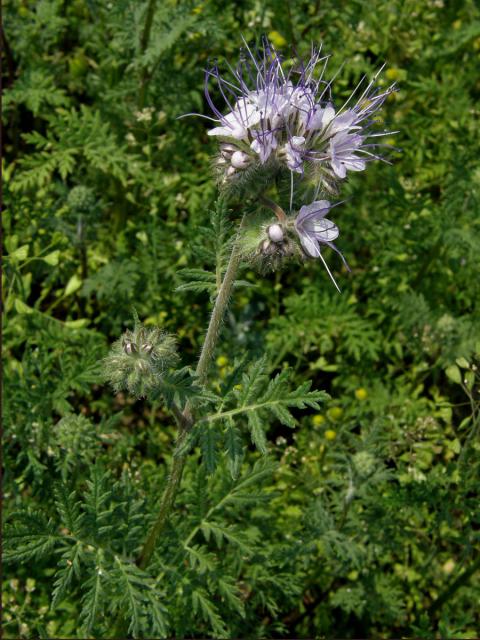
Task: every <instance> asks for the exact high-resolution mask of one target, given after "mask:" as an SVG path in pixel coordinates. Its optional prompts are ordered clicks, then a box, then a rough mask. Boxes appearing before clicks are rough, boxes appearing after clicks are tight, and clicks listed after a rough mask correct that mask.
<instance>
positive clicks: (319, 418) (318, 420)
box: [312, 413, 325, 427]
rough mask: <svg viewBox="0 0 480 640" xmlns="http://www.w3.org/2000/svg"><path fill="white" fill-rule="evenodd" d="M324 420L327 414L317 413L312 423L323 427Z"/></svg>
mask: <svg viewBox="0 0 480 640" xmlns="http://www.w3.org/2000/svg"><path fill="white" fill-rule="evenodd" d="M324 422H325V416H322V414H321V413H317V415H315V416H313V418H312V424H313V426H314V427H321V426H322V424H323V423H324Z"/></svg>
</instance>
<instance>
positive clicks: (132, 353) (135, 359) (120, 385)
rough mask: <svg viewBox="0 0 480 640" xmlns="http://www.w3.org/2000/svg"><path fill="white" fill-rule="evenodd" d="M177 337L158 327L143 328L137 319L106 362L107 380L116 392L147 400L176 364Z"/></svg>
mask: <svg viewBox="0 0 480 640" xmlns="http://www.w3.org/2000/svg"><path fill="white" fill-rule="evenodd" d="M177 361H178V355H177V352H176V340H175V337H174V336H172V335H170V334H168V333H165V332H163V331H161V329H159V328H158V327H149V328H147V327H144V326H143V325H142V324H141V323H140V322H139V321H138V318H136V319H135V329H134V330H133V331H129V330H127V331H126V332H125V333H124V334H123V336H122V337H121V338H120V340H117V341H116V342H115V343H114V344H113V345H112V348H111V351H110V353H109V355H108V356H107V357H106V358H105V359H104V361H103V371H104V376H105V378H106V379H107V380H108V381H109V382H110V383H111V385H112V387H113V388H114V390H115V391H116V392H118V391H123V390H125V391H128V392H129V393H131V394H132V395H134V396H135V397H136V398H144V397H146V396H147V395H149V394H151V393H152V392H155V391H157V390H158V388H159V386H160V385H161V383H162V379H163V377H164V374H165V373H166V372H167V371H168V370H169V369H170V368H171V367H172V366H173V365H175V364H176V363H177Z"/></svg>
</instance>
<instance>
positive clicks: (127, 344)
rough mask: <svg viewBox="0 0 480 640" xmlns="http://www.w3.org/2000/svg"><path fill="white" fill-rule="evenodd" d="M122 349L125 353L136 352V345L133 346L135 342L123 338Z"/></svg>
mask: <svg viewBox="0 0 480 640" xmlns="http://www.w3.org/2000/svg"><path fill="white" fill-rule="evenodd" d="M123 350H124V351H125V353H127V354H128V355H131V354H132V353H136V351H137V347H136V346H135V344H134V343H133V342H131V341H130V340H124V341H123Z"/></svg>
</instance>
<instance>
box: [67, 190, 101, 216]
mask: <svg viewBox="0 0 480 640" xmlns="http://www.w3.org/2000/svg"><path fill="white" fill-rule="evenodd" d="M67 202H68V206H69V207H70V209H71V210H72V211H75V212H76V213H86V212H88V211H90V210H91V209H93V207H94V206H95V194H94V192H93V190H92V189H90V188H89V187H83V186H78V187H73V189H72V190H71V191H70V193H69V194H68V198H67Z"/></svg>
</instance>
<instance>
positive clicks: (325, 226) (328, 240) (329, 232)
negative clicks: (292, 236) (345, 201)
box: [295, 200, 349, 291]
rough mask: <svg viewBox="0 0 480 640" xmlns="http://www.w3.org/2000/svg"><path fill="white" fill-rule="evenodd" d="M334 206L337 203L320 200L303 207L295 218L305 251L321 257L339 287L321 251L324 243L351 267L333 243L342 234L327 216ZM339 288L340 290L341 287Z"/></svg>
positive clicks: (315, 256) (312, 255) (314, 256)
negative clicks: (332, 203)
mask: <svg viewBox="0 0 480 640" xmlns="http://www.w3.org/2000/svg"><path fill="white" fill-rule="evenodd" d="M337 204H341V203H337ZM332 206H337V205H331V204H330V202H329V201H328V200H318V201H316V202H312V203H311V204H307V205H304V206H303V207H301V208H300V211H299V212H298V215H297V217H296V219H295V231H296V232H297V235H298V237H299V239H300V243H301V245H302V247H303V250H304V251H305V253H306V254H307V255H308V256H310V257H311V258H320V260H321V261H322V262H323V264H324V266H325V268H326V270H327V272H328V275H329V276H330V278H331V280H332V282H333V284H334V285H335V286H336V287H337V289H338V285H337V283H336V282H335V279H334V277H333V276H332V274H331V272H330V269H329V268H328V266H327V263H326V262H325V260H324V259H323V256H322V253H321V245H322V244H324V245H326V246H327V247H330V248H331V249H333V250H334V251H336V252H337V253H338V254H339V255H340V256H341V258H342V260H343V263H344V264H345V266H346V267H347V269H349V267H348V264H347V262H346V260H345V258H344V257H343V255H342V253H341V252H340V251H339V250H338V249H337V247H336V246H335V245H334V244H333V240H336V239H337V238H338V236H339V235H340V231H339V228H338V227H337V225H336V224H335V223H334V222H332V221H331V220H328V219H327V218H326V217H325V216H326V215H327V214H328V213H329V211H330V209H331V208H332ZM338 290H339V291H340V289H338Z"/></svg>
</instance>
